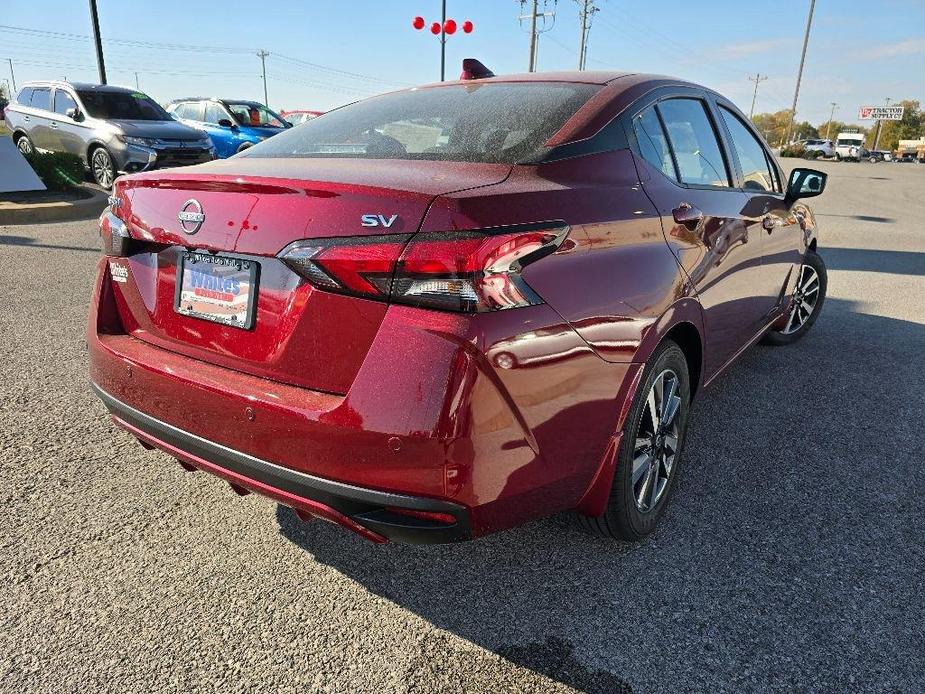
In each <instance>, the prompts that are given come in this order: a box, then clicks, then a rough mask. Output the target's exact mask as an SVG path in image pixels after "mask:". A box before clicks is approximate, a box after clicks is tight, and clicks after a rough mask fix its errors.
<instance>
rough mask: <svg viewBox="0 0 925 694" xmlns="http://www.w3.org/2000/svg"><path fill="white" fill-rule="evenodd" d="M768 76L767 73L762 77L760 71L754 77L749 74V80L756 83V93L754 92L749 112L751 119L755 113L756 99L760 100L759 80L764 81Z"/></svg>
mask: <svg viewBox="0 0 925 694" xmlns="http://www.w3.org/2000/svg"><path fill="white" fill-rule="evenodd" d="M767 78H768V76H767V75H765V76H764V77H762V76H761V73H760V72H758V73H756V74H755V76H754V77H752V76H750V75H749V78H748V81H749V82H754V83H755V91H754V93H753V94H752V110H751V111H749V112H748V119H749V120H751V119H752V116H754V115H755V101H757V100H758V83H759V82H764V81H765V80H766V79H767Z"/></svg>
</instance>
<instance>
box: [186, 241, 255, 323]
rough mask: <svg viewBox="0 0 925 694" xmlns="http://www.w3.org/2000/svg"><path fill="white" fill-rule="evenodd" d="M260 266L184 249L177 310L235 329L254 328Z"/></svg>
mask: <svg viewBox="0 0 925 694" xmlns="http://www.w3.org/2000/svg"><path fill="white" fill-rule="evenodd" d="M259 267H260V266H259V264H258V263H255V262H254V261H253V260H247V259H245V258H234V257H231V256H227V255H212V254H211V253H197V252H196V251H181V253H180V260H179V262H178V263H177V290H176V294H175V296H174V310H176V312H177V313H180V314H183V315H184V316H193V317H194V318H202V319H203V320H210V321H214V322H215V323H222V324H223V325H230V326H232V327H235V328H244V329H245V330H249V329H250V328H253V327H254V318H255V314H256V307H257V272H258V270H259Z"/></svg>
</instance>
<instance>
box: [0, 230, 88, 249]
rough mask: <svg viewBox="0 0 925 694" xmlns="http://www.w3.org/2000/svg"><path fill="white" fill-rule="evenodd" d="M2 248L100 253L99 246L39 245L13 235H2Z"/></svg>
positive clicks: (0, 235) (0, 239)
mask: <svg viewBox="0 0 925 694" xmlns="http://www.w3.org/2000/svg"><path fill="white" fill-rule="evenodd" d="M0 246H28V247H29V248H47V249H49V250H53V251H83V252H87V253H97V254H98V253H99V252H100V248H99V246H56V245H54V244H49V243H37V242H36V240H35V239H34V238H32V237H30V236H14V235H12V234H0Z"/></svg>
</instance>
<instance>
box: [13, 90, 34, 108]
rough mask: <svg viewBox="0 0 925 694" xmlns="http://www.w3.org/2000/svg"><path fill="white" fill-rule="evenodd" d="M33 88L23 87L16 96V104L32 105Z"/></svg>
mask: <svg viewBox="0 0 925 694" xmlns="http://www.w3.org/2000/svg"><path fill="white" fill-rule="evenodd" d="M32 91H33V90H32V87H23V88H22V89H20V90H19V94H18V95H17V96H16V103H17V104H22V105H23V106H29V105H30V104H31V103H32Z"/></svg>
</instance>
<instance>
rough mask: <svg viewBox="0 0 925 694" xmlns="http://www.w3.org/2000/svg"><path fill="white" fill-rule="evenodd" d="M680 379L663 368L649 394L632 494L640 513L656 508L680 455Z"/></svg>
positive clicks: (636, 448) (636, 447) (636, 453)
mask: <svg viewBox="0 0 925 694" xmlns="http://www.w3.org/2000/svg"><path fill="white" fill-rule="evenodd" d="M679 386H680V380H679V379H678V375H677V374H676V373H675V372H674V371H672V370H671V369H665V370H664V371H662V372H661V373H660V374H659V375H658V377H657V378H656V379H655V381H654V382H653V383H652V387H651V388H650V389H649V393H648V395H647V396H646V405H645V409H644V411H643V415H642V418H641V420H640V422H639V428H638V429H637V431H636V441H635V444H634V447H633V496H634V498H635V500H636V508H637V509H638V510H639V511H640V512H641V513H646V512H649V511H651V510H652V509H654V508H655V507H656V506H657V505H658V502H659V501H660V500H661V498H662V496H664V493H665V490H666V489H667V488H668V480H669V479H670V477H671V473H672V471H673V470H674V464H675V459H676V458H677V455H678V444H679V438H680V429H679V428H678V424H679V421H678V412H679V411H680V409H681V396H680V394H679V392H678V388H679Z"/></svg>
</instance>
